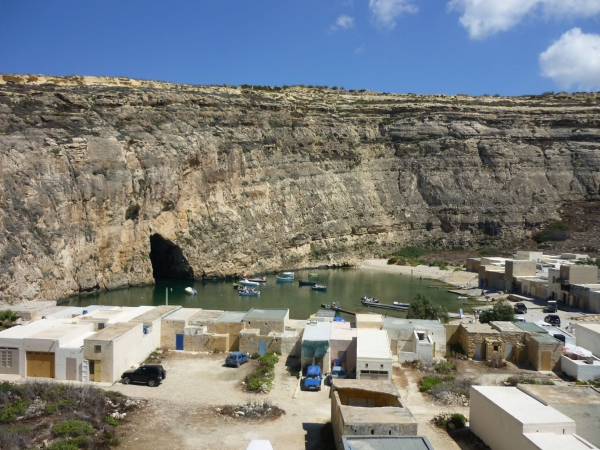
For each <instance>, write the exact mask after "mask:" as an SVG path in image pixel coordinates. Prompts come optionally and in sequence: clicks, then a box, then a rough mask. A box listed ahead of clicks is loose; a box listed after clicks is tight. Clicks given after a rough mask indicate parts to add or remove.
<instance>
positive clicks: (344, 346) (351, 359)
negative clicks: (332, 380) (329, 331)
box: [329, 337, 356, 371]
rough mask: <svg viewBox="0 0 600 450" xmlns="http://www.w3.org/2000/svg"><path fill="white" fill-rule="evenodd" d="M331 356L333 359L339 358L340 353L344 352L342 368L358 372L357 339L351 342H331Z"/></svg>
mask: <svg viewBox="0 0 600 450" xmlns="http://www.w3.org/2000/svg"><path fill="white" fill-rule="evenodd" d="M329 345H330V347H329V354H330V355H331V358H332V359H337V358H339V354H340V352H344V358H343V361H342V366H344V367H345V368H346V369H347V370H350V371H353V370H356V337H353V338H352V339H349V340H333V339H332V340H331V341H329Z"/></svg>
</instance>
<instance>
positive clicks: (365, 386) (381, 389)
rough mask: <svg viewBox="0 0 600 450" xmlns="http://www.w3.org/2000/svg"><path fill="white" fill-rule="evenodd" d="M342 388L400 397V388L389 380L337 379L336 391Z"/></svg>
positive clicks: (334, 388)
mask: <svg viewBox="0 0 600 450" xmlns="http://www.w3.org/2000/svg"><path fill="white" fill-rule="evenodd" d="M341 389H358V390H361V391H366V392H374V393H383V394H389V395H394V396H396V397H398V398H400V393H399V392H398V389H396V387H395V386H394V385H393V384H392V382H391V381H388V380H351V379H349V378H344V379H336V380H335V384H334V387H333V390H334V391H339V390H341Z"/></svg>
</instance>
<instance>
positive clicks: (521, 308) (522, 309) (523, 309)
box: [515, 303, 527, 314]
mask: <svg viewBox="0 0 600 450" xmlns="http://www.w3.org/2000/svg"><path fill="white" fill-rule="evenodd" d="M515 312H516V313H517V314H525V313H527V306H525V303H517V304H515Z"/></svg>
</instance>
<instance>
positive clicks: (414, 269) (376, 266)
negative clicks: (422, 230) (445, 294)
mask: <svg viewBox="0 0 600 450" xmlns="http://www.w3.org/2000/svg"><path fill="white" fill-rule="evenodd" d="M357 268H358V269H371V270H377V271H380V272H388V273H397V274H398V275H408V276H413V277H423V278H425V279H429V280H436V281H442V282H444V283H447V284H450V285H452V286H456V287H461V286H469V285H470V286H472V288H473V289H476V288H477V274H476V273H472V272H466V271H464V270H461V271H454V268H452V269H448V270H441V269H440V268H439V267H429V266H424V265H420V266H398V265H395V264H388V263H387V260H385V259H366V260H364V261H362V262H361V263H360V264H359V265H358V266H357Z"/></svg>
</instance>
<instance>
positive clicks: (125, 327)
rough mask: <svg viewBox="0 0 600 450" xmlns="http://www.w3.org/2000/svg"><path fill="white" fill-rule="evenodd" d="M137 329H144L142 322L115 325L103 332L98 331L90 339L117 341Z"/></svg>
mask: <svg viewBox="0 0 600 450" xmlns="http://www.w3.org/2000/svg"><path fill="white" fill-rule="evenodd" d="M135 327H140V328H142V324H141V323H140V322H119V323H115V324H114V325H110V326H108V327H106V328H104V329H103V330H100V331H98V332H97V333H96V334H94V335H92V336H90V337H89V338H88V339H89V340H93V341H116V340H117V339H119V338H120V337H121V336H123V335H124V334H126V333H128V332H129V331H131V330H133V329H134V328H135Z"/></svg>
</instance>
